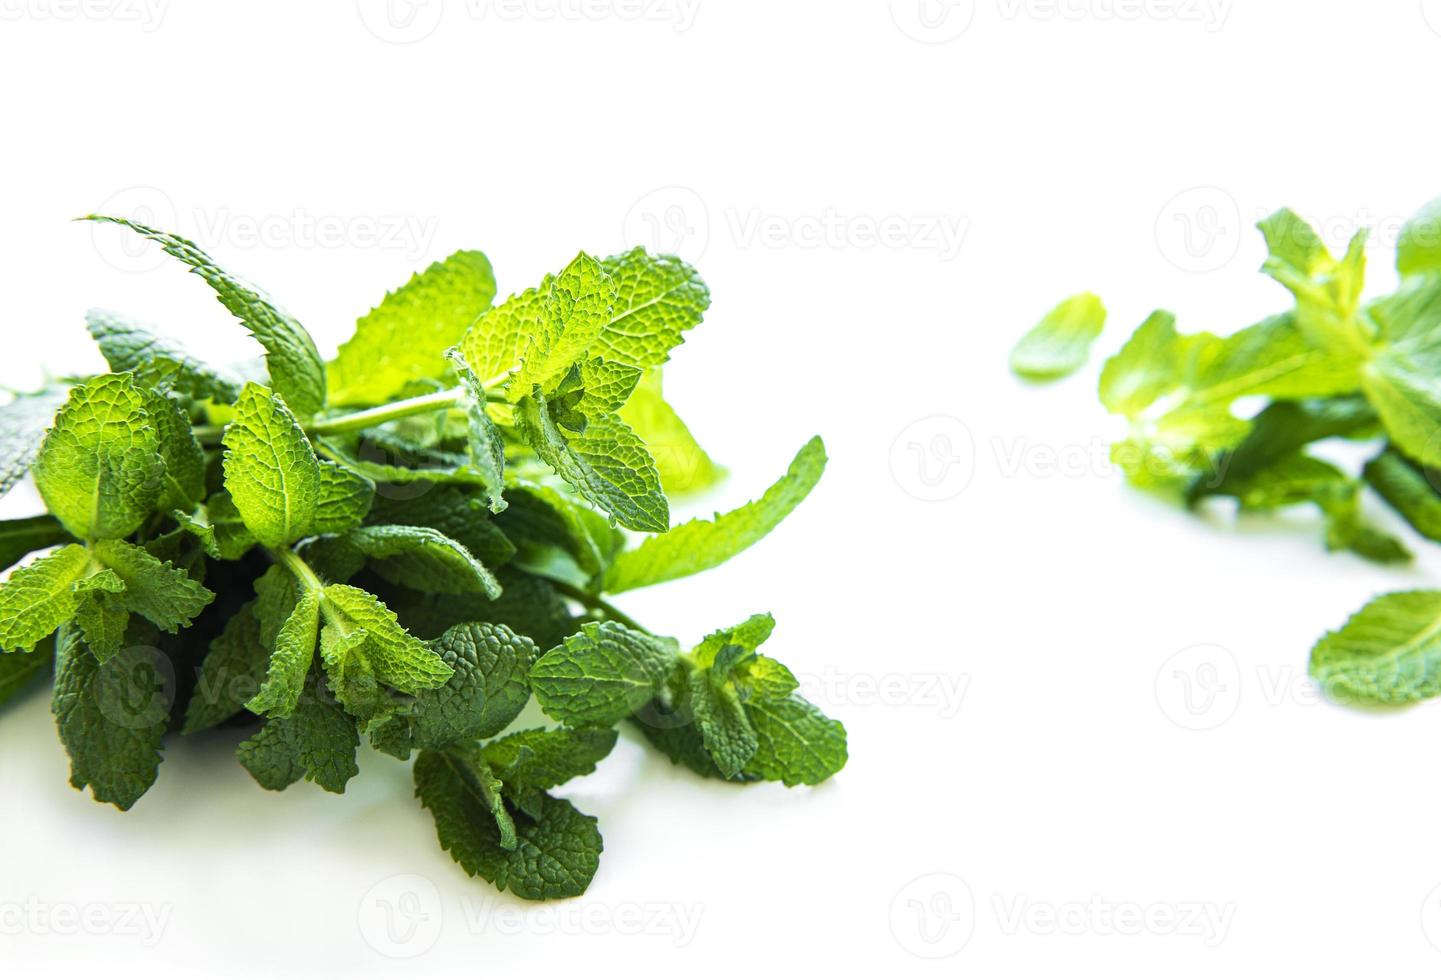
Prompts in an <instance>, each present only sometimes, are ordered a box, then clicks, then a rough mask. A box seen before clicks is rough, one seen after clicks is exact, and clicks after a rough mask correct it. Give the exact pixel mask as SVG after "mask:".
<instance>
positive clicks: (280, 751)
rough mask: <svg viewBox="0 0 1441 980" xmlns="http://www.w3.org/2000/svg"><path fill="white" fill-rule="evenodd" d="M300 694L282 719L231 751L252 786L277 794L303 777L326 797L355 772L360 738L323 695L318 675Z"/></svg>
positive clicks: (273, 720) (341, 711)
mask: <svg viewBox="0 0 1441 980" xmlns="http://www.w3.org/2000/svg"><path fill="white" fill-rule="evenodd" d="M304 686H305V689H306V694H305V696H304V697H302V698H301V699H300V702H299V703H298V704H297V705H296V706H295V710H294V711H293V712H292V713H291V714H289V715H288V716H287V717H284V718H271V719H270V720H269V721H267V722H266V723H265V727H264V728H262V729H261V730H260V731H259V732H258V733H256V734H255V735H254V736H252V737H251V738H249V739H247V740H246V741H244V742H241V743H240V745H239V746H238V747H237V749H236V752H235V754H236V756H237V757H238V758H239V759H240V764H241V765H243V766H244V767H245V768H246V769H247V770H248V771H249V772H250V775H252V776H253V777H255V781H256V782H257V783H259V784H260V785H261V786H263V787H264V788H265V789H268V790H274V791H279V790H283V789H285V788H286V787H288V786H290V785H291V784H292V783H295V782H296V781H298V780H300V779H302V778H304V779H308V780H310V781H311V782H313V783H315V784H316V785H318V786H319V787H320V788H321V789H324V790H326V791H328V792H331V793H343V792H345V784H346V783H348V782H349V781H350V778H351V777H352V776H354V775H355V774H356V773H358V772H359V771H360V769H359V767H358V766H357V765H356V764H355V750H356V748H357V747H359V745H360V734H359V732H357V730H356V727H355V720H354V719H353V718H351V717H350V716H349V715H347V714H346V713H345V711H344V709H342V708H341V707H340V705H338V704H336V703H335V702H334V700H332V699H331V698H330V697H329V696H328V695H327V694H325V693H324V682H323V681H322V680H321V678H320V675H319V674H311V676H310V680H309V681H308V682H306V683H305V685H304Z"/></svg>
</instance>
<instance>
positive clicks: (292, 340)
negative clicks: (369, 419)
mask: <svg viewBox="0 0 1441 980" xmlns="http://www.w3.org/2000/svg"><path fill="white" fill-rule="evenodd" d="M85 220H87V221H102V222H108V223H111V224H117V225H120V226H121V227H123V228H129V229H130V230H131V231H134V232H135V233H136V234H139V235H142V236H144V237H145V238H148V239H150V240H151V241H152V242H155V243H156V244H157V245H159V246H160V247H161V248H162V249H164V250H165V251H166V252H167V253H168V254H170V255H172V256H174V257H175V258H177V259H179V260H180V261H181V262H184V263H185V264H186V265H187V266H189V267H190V271H191V272H193V273H195V274H196V275H197V276H199V277H200V278H201V279H204V280H205V282H206V284H207V285H209V286H210V288H211V289H213V290H214V291H215V297H216V299H218V300H220V302H221V305H223V306H224V307H225V308H226V309H227V310H229V311H230V312H231V314H232V315H233V316H234V317H235V318H236V319H237V320H239V321H240V322H241V323H243V324H244V325H245V327H246V328H247V329H248V330H249V331H250V334H251V336H253V337H254V338H255V339H256V340H258V341H260V346H262V347H264V348H265V364H266V367H267V368H268V369H269V371H270V383H271V386H272V387H273V388H274V389H275V390H276V391H277V392H279V393H280V394H281V396H282V397H284V398H285V402H286V404H287V405H289V406H290V407H291V409H292V410H294V411H296V412H299V413H300V414H301V415H313V414H314V413H315V412H317V411H319V410H320V408H321V407H322V406H323V405H324V404H325V363H324V362H323V361H321V359H320V354H319V353H317V352H316V350H315V342H314V341H313V340H311V339H310V334H308V333H306V332H305V328H304V327H302V326H301V325H300V324H299V323H297V322H296V321H295V320H294V319H293V318H292V317H290V316H289V315H287V314H285V313H283V312H281V311H280V310H279V309H277V308H276V307H275V305H274V304H273V303H272V302H271V301H270V300H269V298H268V297H266V296H264V295H263V294H262V293H260V292H259V291H258V290H256V289H255V288H254V287H252V286H250V285H247V284H246V283H244V282H242V281H241V280H240V279H237V278H236V277H234V276H232V275H230V274H229V273H228V272H226V271H225V270H224V269H221V268H220V267H219V266H218V265H216V264H215V261H214V260H213V259H211V258H210V256H208V255H206V254H205V253H204V252H203V251H201V250H200V248H199V246H197V245H196V244H195V243H194V242H191V241H188V240H186V239H184V238H181V237H180V236H179V235H173V234H170V233H169V232H164V231H157V230H155V229H154V228H149V227H147V226H145V225H143V224H140V223H139V222H135V221H130V220H129V219H127V218H112V217H106V216H104V215H96V214H92V215H87V216H86V218H85Z"/></svg>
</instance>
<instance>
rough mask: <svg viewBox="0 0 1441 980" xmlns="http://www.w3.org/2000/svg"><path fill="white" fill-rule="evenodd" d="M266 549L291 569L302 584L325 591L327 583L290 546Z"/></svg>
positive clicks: (308, 587)
mask: <svg viewBox="0 0 1441 980" xmlns="http://www.w3.org/2000/svg"><path fill="white" fill-rule="evenodd" d="M266 550H267V551H269V552H270V557H271V558H274V559H275V560H276V561H277V562H279V563H280V564H282V565H284V566H285V567H286V568H288V569H290V571H291V573H292V574H293V575H294V576H295V577H296V578H297V579H298V580H299V581H300V584H301V585H303V586H305V587H306V588H307V589H312V590H314V591H317V592H321V591H324V589H325V583H324V582H322V581H320V576H319V575H316V574H315V570H314V569H312V568H311V567H310V566H309V565H307V564H306V563H305V559H304V558H301V557H300V556H299V555H297V554H296V553H295V552H293V551H291V550H290V549H289V548H268V549H266Z"/></svg>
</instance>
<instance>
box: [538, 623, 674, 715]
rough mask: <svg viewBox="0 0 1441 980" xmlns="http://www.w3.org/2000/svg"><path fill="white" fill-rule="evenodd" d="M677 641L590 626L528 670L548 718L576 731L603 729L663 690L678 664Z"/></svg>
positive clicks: (613, 625) (618, 628)
mask: <svg viewBox="0 0 1441 980" xmlns="http://www.w3.org/2000/svg"><path fill="white" fill-rule="evenodd" d="M676 654H677V649H676V644H675V641H674V640H670V639H665V638H662V637H655V636H651V635H649V634H646V633H641V632H638V631H636V630H633V629H630V628H628V627H626V626H622V625H620V624H619V623H614V622H603V623H586V624H585V625H584V626H582V627H581V630H580V632H579V633H576V634H574V635H573V636H569V637H567V638H566V640H565V642H564V643H562V644H560V645H559V646H557V647H555V648H554V649H552V650H550V651H549V652H547V653H546V654H545V655H544V656H543V657H541V658H540V659H539V660H537V661H536V662H535V665H534V666H533V667H531V669H530V685H531V688H532V689H533V690H534V691H535V696H536V699H537V700H538V701H539V702H540V706H541V708H542V709H544V711H545V713H546V714H548V715H550V716H551V717H552V718H554V719H555V720H556V721H559V722H561V723H563V724H566V725H571V726H573V727H605V726H608V725H614V724H615V723H617V722H618V721H620V720H621V719H622V718H625V717H626V716H628V715H631V714H633V713H635V712H636V711H638V710H640V708H642V707H644V706H645V705H646V704H648V703H649V702H650V700H651V698H653V697H655V696H656V694H657V693H658V692H659V691H661V690H662V689H663V688H664V686H665V682H666V677H667V675H668V674H669V673H670V670H671V668H672V667H673V666H674V664H675V659H676Z"/></svg>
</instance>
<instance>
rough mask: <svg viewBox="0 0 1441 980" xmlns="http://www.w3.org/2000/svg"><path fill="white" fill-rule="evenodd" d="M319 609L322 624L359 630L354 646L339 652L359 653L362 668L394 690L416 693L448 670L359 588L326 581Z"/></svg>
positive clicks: (346, 631) (345, 631)
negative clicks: (357, 640) (321, 614)
mask: <svg viewBox="0 0 1441 980" xmlns="http://www.w3.org/2000/svg"><path fill="white" fill-rule="evenodd" d="M321 611H322V612H323V613H324V615H325V622H326V624H327V627H328V628H330V629H333V630H334V631H335V632H336V633H337V634H339V635H340V636H342V637H354V636H355V635H356V634H357V633H360V634H362V635H363V639H361V640H360V641H359V643H358V645H357V646H355V647H350V648H344V649H343V653H344V654H345V655H347V656H351V655H353V656H356V657H359V658H360V659H361V660H362V661H363V662H364V665H365V666H366V667H367V668H368V672H370V673H372V674H374V676H375V677H376V678H377V679H379V680H380V681H382V682H383V683H385V684H388V685H390V686H391V687H393V688H395V689H396V690H397V691H402V692H404V693H406V694H419V693H420V692H421V691H424V690H427V689H429V688H433V687H439V686H440V685H442V684H444V683H445V682H446V681H448V680H449V679H450V677H451V675H452V674H453V673H454V670H453V668H451V667H450V666H449V665H448V664H447V663H446V662H445V661H444V660H442V659H441V658H440V657H439V656H438V655H437V654H436V653H435V652H434V651H432V650H431V649H430V648H429V647H427V646H426V645H425V644H424V643H422V642H421V641H420V640H417V639H416V638H415V637H413V636H411V635H410V634H409V633H407V632H406V631H405V630H404V629H403V628H402V627H401V625H400V623H399V622H397V620H396V618H395V613H393V612H391V611H390V610H389V609H387V608H386V606H385V604H384V603H383V602H381V601H380V600H379V599H377V598H376V597H375V596H373V595H371V594H370V593H368V592H366V591H364V590H363V589H357V588H355V587H354V586H351V585H339V584H332V585H327V586H326V587H325V596H324V599H323V600H322V603H321ZM327 666H329V664H328V663H327Z"/></svg>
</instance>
